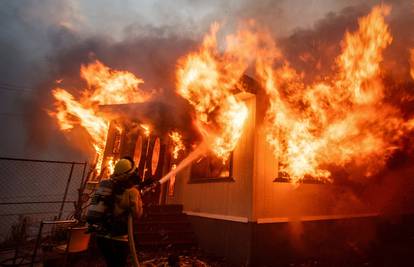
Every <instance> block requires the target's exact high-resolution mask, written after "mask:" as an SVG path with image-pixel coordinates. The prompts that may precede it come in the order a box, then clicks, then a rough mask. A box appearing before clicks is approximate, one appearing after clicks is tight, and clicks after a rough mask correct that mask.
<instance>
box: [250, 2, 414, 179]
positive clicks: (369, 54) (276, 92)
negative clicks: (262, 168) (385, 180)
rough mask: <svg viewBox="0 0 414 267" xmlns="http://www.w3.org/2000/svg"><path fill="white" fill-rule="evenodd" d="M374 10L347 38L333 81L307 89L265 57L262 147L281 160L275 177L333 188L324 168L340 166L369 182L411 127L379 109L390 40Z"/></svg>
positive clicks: (261, 68)
mask: <svg viewBox="0 0 414 267" xmlns="http://www.w3.org/2000/svg"><path fill="white" fill-rule="evenodd" d="M389 12H390V8H389V7H388V6H377V7H375V8H373V10H372V12H371V13H370V14H369V15H367V16H366V17H363V18H361V19H360V20H359V29H358V31H356V32H354V33H349V32H348V33H346V35H345V39H344V42H343V44H342V53H341V55H340V56H338V58H337V60H336V63H337V66H336V68H335V70H336V73H333V74H332V75H331V77H325V78H324V79H323V81H316V82H314V83H312V84H305V83H304V82H303V80H302V75H301V74H299V73H297V72H296V71H295V70H294V69H292V68H291V67H290V66H289V63H287V62H285V63H284V66H283V67H281V68H279V69H276V70H273V69H272V64H273V63H274V62H275V60H276V59H277V57H278V56H272V55H271V54H269V52H266V53H264V55H265V56H264V57H263V58H260V59H259V60H258V63H257V74H258V76H259V78H260V81H261V83H262V84H263V87H264V88H265V90H266V92H267V94H268V97H269V100H270V105H269V109H268V111H267V114H266V119H267V123H268V128H267V135H266V138H267V141H268V143H269V144H270V145H271V147H272V148H273V150H274V154H275V156H276V157H277V158H278V159H279V170H280V171H281V172H284V173H287V174H288V175H289V177H290V178H291V179H292V180H293V182H299V181H300V180H302V179H303V178H305V177H306V176H312V177H314V178H318V179H320V180H325V181H329V180H331V173H330V171H329V170H328V167H329V166H343V167H345V169H346V170H348V171H349V170H350V169H352V170H357V171H358V172H359V173H360V174H361V175H362V176H367V177H368V176H371V175H373V174H375V173H376V172H377V171H378V170H379V169H380V168H381V167H383V166H384V164H385V162H386V159H387V158H388V157H389V156H390V155H391V154H392V152H393V151H394V150H395V148H396V147H397V145H398V140H399V139H400V138H401V136H402V135H403V134H404V132H406V131H407V130H408V129H409V128H410V125H409V123H406V122H404V121H403V120H402V118H401V114H400V113H399V111H398V110H397V109H396V108H394V107H393V106H391V105H390V104H387V103H385V102H383V101H382V100H383V96H384V86H383V84H382V81H381V78H380V74H381V70H380V63H381V61H382V52H383V51H384V49H385V48H386V47H387V46H388V45H389V44H390V43H391V41H392V37H391V34H390V32H389V28H388V25H387V24H386V23H385V20H384V16H386V15H387V14H388V13H389Z"/></svg>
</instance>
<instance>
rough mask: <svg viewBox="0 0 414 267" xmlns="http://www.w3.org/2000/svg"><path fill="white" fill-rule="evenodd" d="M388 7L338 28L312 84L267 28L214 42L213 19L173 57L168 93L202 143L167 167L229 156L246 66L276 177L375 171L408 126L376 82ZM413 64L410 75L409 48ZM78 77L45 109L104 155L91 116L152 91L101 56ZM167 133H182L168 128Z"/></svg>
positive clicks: (102, 128)
mask: <svg viewBox="0 0 414 267" xmlns="http://www.w3.org/2000/svg"><path fill="white" fill-rule="evenodd" d="M390 10H391V9H390V7H389V6H386V5H380V6H376V7H374V8H373V9H372V11H371V12H370V13H369V14H368V15H367V16H365V17H362V18H361V19H360V20H359V21H358V29H357V30H356V31H355V32H347V33H346V34H345V36H344V39H343V42H342V44H341V53H340V54H339V55H338V56H337V57H336V60H335V62H334V63H333V66H332V68H331V69H332V71H331V72H330V74H329V75H328V76H324V77H318V78H315V79H314V80H313V81H312V82H308V80H309V77H307V76H306V73H300V72H298V71H297V70H295V69H294V67H292V66H291V64H290V63H289V62H288V61H287V60H286V59H284V57H283V56H282V54H281V52H280V51H279V49H278V47H277V46H276V44H275V42H274V41H273V38H272V37H271V35H270V34H269V33H267V32H266V31H265V30H263V29H261V28H259V27H258V26H257V25H256V24H255V23H254V22H253V21H247V22H246V23H244V24H243V25H242V27H241V28H240V30H238V31H237V32H236V33H235V34H231V35H228V36H226V38H225V42H224V44H225V45H224V46H223V48H222V49H219V47H222V46H220V45H219V44H218V43H219V42H218V37H217V35H218V31H219V29H220V25H219V24H217V23H214V24H213V25H212V26H211V29H210V32H209V33H208V34H207V35H206V36H205V37H204V39H203V42H202V44H201V45H200V47H199V48H198V50H196V51H193V52H191V53H189V54H188V55H186V56H184V57H182V58H181V59H180V60H179V61H178V64H177V70H176V80H177V81H176V91H177V93H178V94H179V95H180V96H182V97H183V98H185V99H186V100H188V102H189V103H190V104H191V105H192V106H193V107H194V111H195V121H194V124H195V125H196V126H197V127H198V129H199V130H200V133H201V134H202V135H203V138H204V140H203V142H202V144H201V147H203V149H200V150H199V151H193V152H192V153H190V155H191V156H189V157H188V158H186V159H184V160H183V162H184V163H183V164H180V165H178V166H177V167H176V170H174V173H176V172H177V171H179V170H181V169H182V168H183V167H184V166H186V164H187V165H188V164H190V163H191V161H192V160H194V159H195V158H196V157H199V156H200V155H201V154H202V153H204V152H205V150H206V149H205V147H206V146H207V147H208V148H209V149H210V150H211V151H212V152H213V153H214V154H215V155H216V156H217V157H219V158H220V159H222V160H223V161H226V160H227V159H228V157H229V155H230V152H231V151H233V150H234V149H235V147H236V146H237V143H238V140H239V139H240V137H241V135H242V133H243V128H244V124H245V122H246V119H247V116H248V108H247V106H246V104H245V103H244V102H243V101H242V100H240V99H239V98H238V96H237V94H236V92H238V90H240V86H239V81H240V78H241V77H242V75H243V74H244V73H245V72H246V70H247V68H248V67H249V66H252V65H253V63H255V65H254V66H255V71H256V79H257V80H258V81H259V83H260V84H261V85H262V87H263V89H264V90H265V92H266V95H267V97H268V100H269V105H268V108H267V111H266V115H265V122H266V125H265V130H266V140H267V142H268V143H269V145H270V147H271V148H272V149H273V152H274V155H275V157H276V158H278V161H279V171H280V174H283V175H286V176H287V177H289V178H290V179H291V180H292V181H293V182H295V183H296V182H300V181H301V180H303V179H305V178H307V177H312V178H316V179H320V180H324V181H330V180H332V168H333V167H336V168H337V167H341V168H343V170H346V171H348V172H349V173H353V174H355V175H356V176H359V177H361V176H362V177H369V176H372V175H374V174H375V173H376V172H378V170H380V169H381V168H383V167H384V165H385V164H386V162H387V159H388V158H389V157H390V156H391V155H392V154H393V153H394V151H395V150H396V149H398V148H400V147H401V146H402V144H401V142H402V141H401V140H402V137H403V136H405V135H407V134H408V133H409V132H410V131H412V129H413V128H414V119H413V118H411V119H410V118H409V119H405V118H404V116H403V115H402V112H401V110H400V109H399V108H398V107H396V106H395V105H392V104H391V103H389V101H387V99H386V97H385V95H386V93H389V92H387V90H389V89H388V88H386V86H385V85H384V82H383V76H382V75H383V73H382V71H383V69H384V68H382V61H383V53H384V50H385V49H386V48H387V47H388V46H389V45H390V44H391V43H392V39H393V38H392V36H391V32H390V29H389V27H388V25H387V23H386V20H385V18H386V16H387V15H388V14H389V13H390ZM411 66H412V67H411V76H412V78H413V79H414V52H413V50H412V51H411ZM81 77H82V78H83V79H84V80H85V81H86V83H87V85H88V86H87V88H86V89H85V90H83V93H82V95H81V97H80V99H79V100H76V99H75V97H74V96H72V95H71V94H70V93H68V92H67V91H65V90H64V89H62V88H56V89H55V90H53V95H54V96H55V98H56V112H54V113H51V114H53V116H55V117H56V118H57V120H58V121H59V125H60V127H61V129H62V130H69V129H71V128H73V127H74V126H75V125H80V126H82V127H84V128H85V129H86V130H87V131H88V133H89V134H90V135H91V138H92V143H93V145H94V147H95V149H96V151H97V154H98V155H99V157H100V158H101V160H102V152H103V150H104V146H105V140H106V135H107V132H108V127H109V120H108V119H107V118H105V117H103V116H102V115H101V114H99V112H98V105H101V104H121V103H136V102H143V101H147V100H148V99H149V98H150V97H151V94H147V93H143V92H142V91H141V90H139V85H140V84H142V83H143V80H142V79H140V78H138V77H136V76H134V75H133V74H131V73H129V72H126V71H114V70H110V69H109V68H108V67H106V66H104V65H103V64H102V63H100V62H99V61H97V62H95V63H93V64H90V65H86V66H82V68H81ZM141 127H143V128H145V129H147V125H141ZM178 130H180V129H178ZM148 134H149V128H148ZM170 137H171V138H172V139H173V140H175V139H177V140H181V137H179V136H178V135H177V136H176V134H174V133H172V135H171V136H170ZM174 142H175V141H174ZM177 144H178V143H176V144H175V149H178V146H177ZM175 152H177V151H176V150H174V151H173V153H174V155H173V156H174V158H176V156H175V155H176V154H175ZM177 153H178V152H177ZM174 168H175V167H174ZM174 173H173V174H174ZM173 174H169V176H168V177H170V176H171V175H173ZM163 179H164V178H163Z"/></svg>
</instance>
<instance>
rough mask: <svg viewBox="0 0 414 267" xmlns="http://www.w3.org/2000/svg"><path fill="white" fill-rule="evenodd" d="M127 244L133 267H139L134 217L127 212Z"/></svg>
mask: <svg viewBox="0 0 414 267" xmlns="http://www.w3.org/2000/svg"><path fill="white" fill-rule="evenodd" d="M128 245H129V250H130V252H131V255H132V265H134V267H140V264H139V260H138V255H137V250H136V248H135V241H134V219H133V218H132V214H129V216H128Z"/></svg>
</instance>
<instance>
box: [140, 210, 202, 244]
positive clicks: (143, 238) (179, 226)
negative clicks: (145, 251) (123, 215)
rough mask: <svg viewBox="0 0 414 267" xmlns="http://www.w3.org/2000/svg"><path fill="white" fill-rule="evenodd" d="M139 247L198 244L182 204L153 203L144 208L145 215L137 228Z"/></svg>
mask: <svg viewBox="0 0 414 267" xmlns="http://www.w3.org/2000/svg"><path fill="white" fill-rule="evenodd" d="M135 234H136V243H137V246H138V247H141V248H145V247H148V248H149V247H180V248H190V247H192V246H195V245H196V244H197V242H196V237H195V234H194V232H193V230H192V228H191V224H190V222H189V220H188V217H187V215H186V214H184V213H183V207H182V205H159V206H156V205H153V206H148V207H145V208H144V216H143V217H142V218H141V220H140V221H139V222H138V223H137V225H136V228H135Z"/></svg>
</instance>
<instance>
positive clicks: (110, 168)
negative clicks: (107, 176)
mask: <svg viewBox="0 0 414 267" xmlns="http://www.w3.org/2000/svg"><path fill="white" fill-rule="evenodd" d="M106 166H107V168H108V171H109V173H113V172H114V170H115V160H114V157H108V159H107V163H106Z"/></svg>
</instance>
